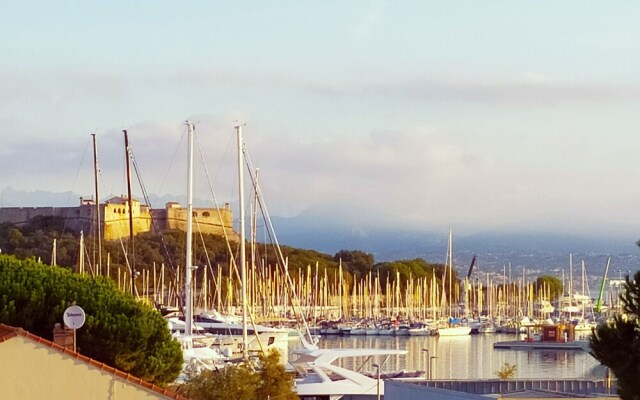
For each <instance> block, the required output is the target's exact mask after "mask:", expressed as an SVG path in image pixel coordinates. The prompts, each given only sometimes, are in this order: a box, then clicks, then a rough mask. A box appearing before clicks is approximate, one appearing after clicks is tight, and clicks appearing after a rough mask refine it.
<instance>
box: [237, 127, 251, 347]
mask: <svg viewBox="0 0 640 400" xmlns="http://www.w3.org/2000/svg"><path fill="white" fill-rule="evenodd" d="M236 133H237V136H238V184H239V185H240V193H239V198H238V201H239V202H240V280H241V282H240V287H241V292H242V293H241V295H242V357H243V358H244V359H247V358H248V357H249V353H248V349H247V254H246V248H245V235H246V234H245V226H244V225H245V223H244V168H243V166H244V165H243V164H244V154H243V147H244V144H243V140H242V126H240V125H238V126H236Z"/></svg>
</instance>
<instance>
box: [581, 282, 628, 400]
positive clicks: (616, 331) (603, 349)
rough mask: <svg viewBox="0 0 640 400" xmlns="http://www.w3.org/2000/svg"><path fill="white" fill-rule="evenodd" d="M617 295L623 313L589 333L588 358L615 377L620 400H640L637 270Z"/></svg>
mask: <svg viewBox="0 0 640 400" xmlns="http://www.w3.org/2000/svg"><path fill="white" fill-rule="evenodd" d="M623 287H624V292H623V293H622V294H621V295H620V300H621V302H622V310H623V312H624V314H622V315H616V316H614V318H613V321H610V322H607V323H605V324H602V325H600V326H598V328H597V329H596V330H595V331H594V332H593V333H592V334H591V336H590V338H589V344H590V346H591V352H590V353H591V355H592V356H593V357H595V358H596V359H597V360H598V361H600V362H601V363H602V364H604V365H606V366H607V367H609V368H610V369H611V372H613V374H614V375H615V376H616V377H617V378H618V395H620V398H621V399H622V400H640V379H638V378H639V377H640V324H639V321H638V315H639V311H640V271H638V272H636V273H635V275H634V277H633V280H631V279H630V278H629V276H626V277H625V283H624V286H623Z"/></svg>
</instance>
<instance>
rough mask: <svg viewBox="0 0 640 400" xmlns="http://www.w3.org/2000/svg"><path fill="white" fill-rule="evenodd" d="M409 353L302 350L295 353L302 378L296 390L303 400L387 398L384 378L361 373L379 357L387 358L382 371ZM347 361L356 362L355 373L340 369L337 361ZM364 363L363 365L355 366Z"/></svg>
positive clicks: (380, 350)
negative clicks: (396, 357) (393, 358)
mask: <svg viewBox="0 0 640 400" xmlns="http://www.w3.org/2000/svg"><path fill="white" fill-rule="evenodd" d="M404 354H407V350H388V349H315V350H306V349H305V350H298V351H295V352H294V355H295V356H296V357H297V358H296V359H295V360H293V361H291V362H290V363H291V365H292V366H293V368H294V369H295V371H296V373H297V374H298V375H299V376H300V377H299V378H297V379H296V381H295V389H296V392H297V393H298V396H300V398H301V399H302V400H305V399H314V398H326V399H330V400H338V399H340V398H342V397H343V396H350V398H351V399H354V398H357V396H367V397H369V398H370V397H371V396H376V395H377V394H379V395H381V396H383V395H384V377H386V375H385V376H384V377H383V376H381V379H378V377H377V376H376V375H377V372H378V371H373V373H372V374H370V376H367V375H365V374H363V373H361V372H356V371H361V370H362V367H363V366H364V365H365V364H366V363H367V362H369V361H370V360H371V358H372V357H375V356H383V357H385V359H384V362H381V363H380V367H378V368H381V367H382V366H384V364H385V363H386V361H387V359H388V358H389V357H390V356H392V355H404ZM343 358H352V359H354V367H356V368H354V369H355V371H354V370H350V369H347V368H343V367H340V366H338V365H336V364H334V362H335V361H337V360H339V359H343ZM358 361H361V365H359V366H357V365H355V363H356V362H358Z"/></svg>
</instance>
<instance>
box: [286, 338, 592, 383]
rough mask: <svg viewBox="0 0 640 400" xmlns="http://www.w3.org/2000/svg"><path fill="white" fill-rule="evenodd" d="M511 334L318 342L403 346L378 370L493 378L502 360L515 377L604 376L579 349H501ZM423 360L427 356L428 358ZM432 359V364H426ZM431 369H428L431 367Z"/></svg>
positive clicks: (295, 345) (353, 362) (294, 345)
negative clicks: (511, 367) (400, 352)
mask: <svg viewBox="0 0 640 400" xmlns="http://www.w3.org/2000/svg"><path fill="white" fill-rule="evenodd" d="M516 339H517V337H516V336H515V335H512V334H511V335H508V334H485V335H466V336H451V337H438V336H348V335H347V336H330V335H327V336H325V337H322V338H321V339H320V342H319V343H318V346H319V347H320V348H360V349H364V348H373V349H394V350H407V351H408V353H407V354H406V355H403V356H391V357H389V359H388V360H387V362H386V363H385V364H384V365H383V367H382V368H381V371H382V372H393V371H401V370H407V371H425V372H426V374H429V375H430V376H431V378H432V379H496V378H497V377H498V376H497V373H496V372H497V371H499V370H500V369H501V368H502V367H503V366H504V364H505V363H509V364H510V365H515V366H516V371H515V374H514V376H513V378H518V379H594V380H599V379H603V378H604V375H605V368H604V366H602V365H600V363H599V362H598V361H597V360H596V359H595V358H593V357H592V356H591V355H590V354H589V353H588V352H585V351H581V350H506V349H505V350H502V349H494V348H493V343H495V342H496V341H504V340H516ZM301 347H302V344H301V342H300V340H299V339H294V340H290V341H289V344H288V358H289V359H293V358H295V355H294V354H293V351H294V350H296V349H300V348H301ZM427 360H430V361H429V362H428V361H427ZM382 362H384V358H380V357H377V358H376V357H372V358H371V359H369V360H367V359H366V358H360V359H344V360H342V361H341V362H336V364H337V365H340V366H342V367H345V368H349V369H354V368H358V367H359V366H360V365H362V364H363V363H364V367H363V370H364V371H373V370H374V367H373V366H372V365H373V364H381V363H382ZM429 364H430V365H429ZM429 370H430V371H429Z"/></svg>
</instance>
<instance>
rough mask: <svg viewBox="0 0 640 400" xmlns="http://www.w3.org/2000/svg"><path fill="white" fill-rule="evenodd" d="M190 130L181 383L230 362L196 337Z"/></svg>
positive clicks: (179, 337) (191, 133) (191, 128)
mask: <svg viewBox="0 0 640 400" xmlns="http://www.w3.org/2000/svg"><path fill="white" fill-rule="evenodd" d="M186 125H187V128H188V132H189V134H188V137H189V139H188V142H189V154H188V171H189V172H188V178H187V233H186V235H187V237H186V239H187V243H186V246H185V247H186V256H185V279H184V291H185V296H184V298H185V304H184V333H183V334H181V335H177V336H176V339H177V340H178V342H180V345H181V346H182V358H183V368H182V373H181V374H180V377H179V378H178V381H183V380H185V379H186V378H188V377H189V375H191V374H198V373H200V372H201V371H203V370H212V369H215V368H216V367H217V366H219V365H220V364H222V363H223V362H224V361H225V359H226V358H227V357H226V356H225V355H223V354H222V352H220V351H219V350H216V349H212V348H210V347H208V346H206V345H205V344H203V343H201V342H200V343H199V342H198V337H196V336H194V335H193V296H192V295H191V272H192V270H193V264H192V262H193V259H192V236H193V235H192V233H193V131H194V126H193V124H192V123H191V122H189V121H187V122H186Z"/></svg>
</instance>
